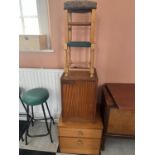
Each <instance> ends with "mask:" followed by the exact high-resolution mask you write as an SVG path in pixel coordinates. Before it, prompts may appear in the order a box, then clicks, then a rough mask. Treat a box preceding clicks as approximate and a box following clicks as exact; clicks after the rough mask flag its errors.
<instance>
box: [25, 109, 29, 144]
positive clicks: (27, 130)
mask: <svg viewBox="0 0 155 155" xmlns="http://www.w3.org/2000/svg"><path fill="white" fill-rule="evenodd" d="M27 122H29V106H27ZM28 133H29V127H28V128H27V129H26V133H25V145H27V144H28V143H27V136H28Z"/></svg>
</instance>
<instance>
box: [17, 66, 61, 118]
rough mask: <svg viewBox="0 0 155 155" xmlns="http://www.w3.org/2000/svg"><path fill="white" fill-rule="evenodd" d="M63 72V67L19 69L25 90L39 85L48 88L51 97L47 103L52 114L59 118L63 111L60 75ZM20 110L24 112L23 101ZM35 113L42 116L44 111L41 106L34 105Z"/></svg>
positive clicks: (20, 82)
mask: <svg viewBox="0 0 155 155" xmlns="http://www.w3.org/2000/svg"><path fill="white" fill-rule="evenodd" d="M62 73H63V69H40V68H39V69H38V68H35V69H32V68H20V69H19V86H20V87H22V88H23V89H24V90H23V92H24V91H26V90H29V89H32V88H37V87H44V88H47V89H48V91H49V99H48V100H47V103H48V105H49V109H50V111H51V114H52V116H53V117H54V118H55V119H57V118H58V117H59V115H60V113H61V89H60V77H61V75H62ZM19 112H21V113H22V112H24V108H23V106H22V104H21V103H20V104H19ZM46 112H47V111H46ZM34 113H35V116H36V117H42V116H43V112H42V109H41V106H34Z"/></svg>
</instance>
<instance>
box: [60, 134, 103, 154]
mask: <svg viewBox="0 0 155 155" xmlns="http://www.w3.org/2000/svg"><path fill="white" fill-rule="evenodd" d="M100 143H101V140H100V139H87V138H66V137H60V150H61V152H63V153H78V154H99V150H100Z"/></svg>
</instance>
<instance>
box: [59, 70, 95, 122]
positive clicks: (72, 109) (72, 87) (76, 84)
mask: <svg viewBox="0 0 155 155" xmlns="http://www.w3.org/2000/svg"><path fill="white" fill-rule="evenodd" d="M97 82H98V78H97V74H96V72H95V74H94V77H92V78H91V77H90V75H89V72H87V71H70V72H69V75H68V76H67V77H66V76H65V74H63V75H62V77H61V94H62V118H63V120H64V121H70V120H74V121H95V116H96V105H97Z"/></svg>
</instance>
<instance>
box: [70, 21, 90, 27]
mask: <svg viewBox="0 0 155 155" xmlns="http://www.w3.org/2000/svg"><path fill="white" fill-rule="evenodd" d="M68 25H71V26H91V22H69V23H68Z"/></svg>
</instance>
